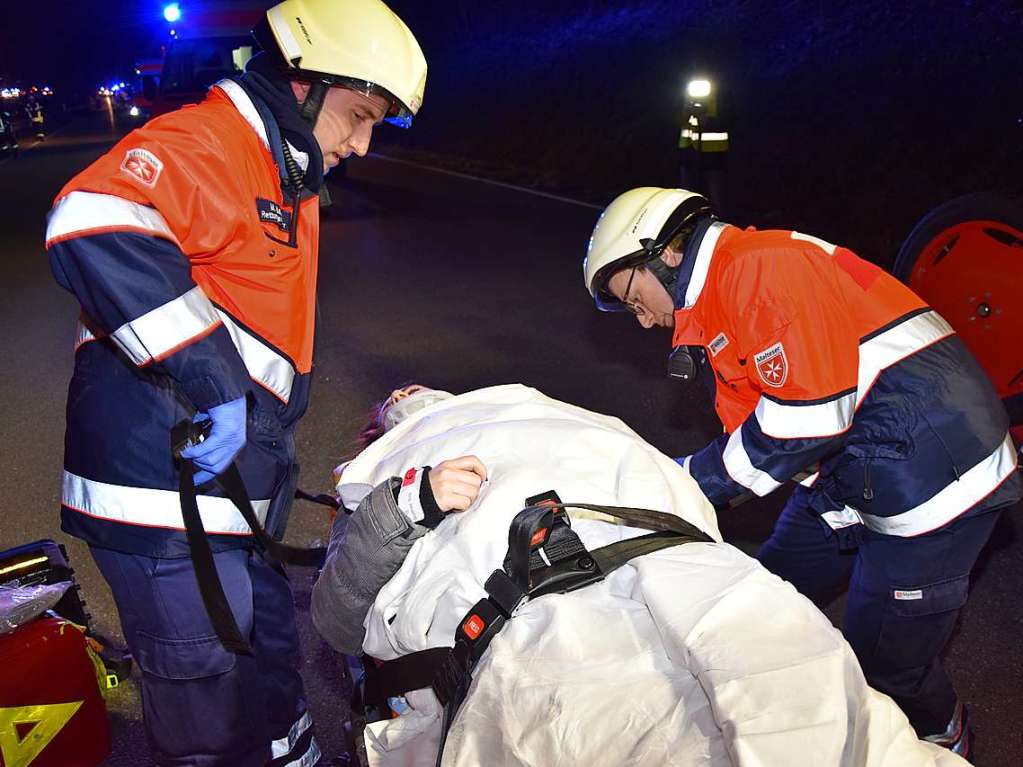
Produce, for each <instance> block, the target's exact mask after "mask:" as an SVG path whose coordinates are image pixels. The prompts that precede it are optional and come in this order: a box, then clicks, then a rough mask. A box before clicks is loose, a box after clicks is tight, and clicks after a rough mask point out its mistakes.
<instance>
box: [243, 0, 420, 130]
mask: <svg viewBox="0 0 1023 767" xmlns="http://www.w3.org/2000/svg"><path fill="white" fill-rule="evenodd" d="M255 36H256V39H257V40H258V41H259V43H260V45H261V46H262V47H263V48H264V50H268V51H271V52H272V51H274V50H276V51H278V52H279V53H280V54H281V57H282V58H283V60H284V64H285V65H286V67H287V68H288V71H289V72H290V73H291V74H293V75H294V76H295V77H296V78H299V79H303V80H308V81H310V82H312V83H314V84H317V83H318V84H320V85H321V88H322V86H323V85H326V86H335V85H338V86H342V87H345V88H349V89H351V90H355V91H359V92H360V93H365V94H367V95H369V94H377V95H380V96H383V97H384V98H385V99H387V102H388V104H389V105H390V107H389V109H388V112H387V117H386V119H387V121H388V122H391V123H394V124H396V125H399V126H401V127H403V128H407V127H408V126H409V125H410V124H411V122H412V117H413V116H414V115H415V114H416V112H418V111H419V107H420V106H422V103H423V90H424V89H425V87H426V58H425V57H424V56H423V51H422V49H421V48H420V47H419V43H418V42H416V38H415V36H414V35H413V34H412V32H411V31H410V30H409V28H408V27H407V26H405V22H403V21H402V20H401V19H399V18H398V17H397V16H396V15H395V14H394V12H393V11H391V9H390V8H388V7H387V6H386V5H384V4H383V3H382V2H380V0H284V2H283V3H280V4H278V5H275V6H274V7H273V8H271V9H270V10H269V11H267V12H266V18H265V19H264V20H263V21H262V22H261V23H260V25H259V26H258V27H257V28H256V30H255ZM320 98H322V93H321V94H320ZM315 111H317V112H318V106H317V108H316V110H315ZM314 116H315V115H314Z"/></svg>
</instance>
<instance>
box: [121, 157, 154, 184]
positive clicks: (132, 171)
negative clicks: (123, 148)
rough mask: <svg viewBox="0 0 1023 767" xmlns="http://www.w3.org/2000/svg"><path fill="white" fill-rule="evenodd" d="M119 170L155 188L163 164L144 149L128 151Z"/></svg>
mask: <svg viewBox="0 0 1023 767" xmlns="http://www.w3.org/2000/svg"><path fill="white" fill-rule="evenodd" d="M121 170H123V171H124V172H125V173H127V174H128V175H129V176H134V177H135V178H136V179H137V180H138V181H141V182H142V183H143V184H145V185H146V186H155V185H156V181H157V179H159V178H160V171H162V170H163V162H162V161H161V160H160V158H159V157H157V156H156V155H155V154H153V153H152V152H150V151H148V150H146V149H139V148H135V149H129V150H128V151H127V152H126V153H125V155H124V160H122V161H121Z"/></svg>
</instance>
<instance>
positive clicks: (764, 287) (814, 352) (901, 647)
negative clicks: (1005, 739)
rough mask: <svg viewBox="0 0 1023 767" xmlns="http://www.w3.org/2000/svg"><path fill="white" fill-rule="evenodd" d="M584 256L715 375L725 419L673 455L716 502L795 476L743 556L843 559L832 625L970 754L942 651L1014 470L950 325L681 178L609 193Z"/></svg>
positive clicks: (601, 290) (606, 303)
mask: <svg viewBox="0 0 1023 767" xmlns="http://www.w3.org/2000/svg"><path fill="white" fill-rule="evenodd" d="M583 270H584V277H585V281H586V287H587V288H588V290H589V291H590V294H591V295H592V296H593V298H594V300H595V301H596V303H597V306H598V308H600V309H602V310H605V311H621V310H627V311H631V312H632V313H633V314H635V315H636V319H637V320H638V321H639V323H640V325H641V326H642V327H644V328H651V327H654V326H663V327H669V328H673V329H674V335H673V346H674V351H673V354H672V358H671V359H672V363H671V368H672V369H673V370H674V372H675V373H676V374H677V375H678V376H679V377H683V378H693V377H695V376H697V375H699V376H702V377H703V378H705V379H706V380H707V382H708V383H709V384H710V385H711V387H712V388H713V390H714V403H715V408H716V410H717V413H718V415H719V417H720V418H721V421H722V423H723V424H724V427H725V433H724V434H723V435H722V436H720V437H719V438H717V439H715V440H714V441H713V442H711V443H710V444H709V445H708V446H707V447H705V448H704V449H703V450H701V451H699V452H697V453H695V454H693V455H691V456H687V457H685V458H680V459H679V462H680V463H681V464H682V465H683V466H684V467H685V468H686V469H687V470H688V471H689V472H690V473H691V475H692V476H693V478H694V479H695V480H696V481H697V482H698V483H699V485H700V487H701V489H702V490H703V491H704V493H706V495H707V496H708V498H710V500H711V501H712V502H713V503H714V504H715V505H718V506H725V505H727V504H728V503H729V502H731V501H734V500H735V499H737V498H739V497H741V496H742V495H744V494H750V493H752V494H756V495H766V494H767V493H770V492H772V491H774V490H775V489H777V488H778V487H780V486H781V485H782V484H784V483H785V482H787V481H788V480H790V479H793V478H795V477H797V475H801V476H803V480H802V482H801V484H800V485H798V486H797V488H796V490H795V491H794V493H793V495H792V497H791V498H790V499H789V502H788V504H787V505H786V507H785V509H784V511H783V512H782V514H781V517H780V518H779V520H778V522H777V524H776V526H775V530H774V533H773V534H772V536H771V538H770V539H769V540H768V541H767V542H766V543H765V544H764V545H763V547H762V548H761V550H760V552H759V553H758V558H759V559H760V561H761V562H762V563H763V564H764V565H765V566H766V567H767V568H768V569H770V570H772V571H773V572H775V573H777V574H778V575H780V576H782V577H783V578H786V579H787V580H789V581H791V582H792V583H793V585H795V586H796V588H798V589H799V590H800V591H801V592H802V593H804V594H806V595H807V596H809V597H811V598H814V599H820V598H823V597H824V596H825V595H827V594H828V592H830V591H832V590H833V589H834V587H835V586H836V585H839V584H841V583H842V582H844V580H845V579H846V578H851V580H850V586H849V599H848V606H847V609H846V616H845V623H844V632H845V635H846V637H847V639H848V640H849V642H850V644H851V645H852V647H853V649H854V650H855V651H856V653H857V656H858V657H859V659H860V662H861V664H862V666H863V669H864V672H865V674H866V676H867V679H868V680H869V681H870V682H871V684H873V685H874V686H875V687H876V688H878V689H880V690H881V691H883V692H885V693H887V694H889V695H891V696H892V697H893V698H894V699H895V700H896V701H897V702H898V703H899V705H900V706H901V707H902V709H903V710H904V711H905V712H906V714H907V716H908V717H909V719H910V721H911V722H912V723H913V725H914V727H915V728H916V729H917V732H918V734H919V735H920V736H921V737H926V738H929V739H932V740H934V741H936V742H939V743H942V744H943V745H946V746H948V747H950V748H952V749H954V750H956V751H957V752H959V753H962V754H964V755H965V754H967V753H968V751H969V748H970V737H971V736H970V730H969V727H968V723H967V721H966V712H965V709H964V707H963V706H962V704H961V703H960V702H959V701H958V699H957V697H956V695H955V691H954V689H953V687H952V684H951V682H950V681H949V679H948V677H947V676H946V674H945V672H944V670H943V669H942V666H941V663H940V660H939V654H940V652H941V650H942V648H943V647H944V645H945V644H946V642H947V640H948V638H949V636H950V635H951V632H952V629H953V626H954V625H955V621H956V617H957V615H958V613H959V610H960V608H961V607H962V606H963V604H964V603H965V601H966V596H967V590H968V580H969V573H970V570H971V568H972V567H973V564H974V562H975V561H976V558H977V556H978V554H979V553H980V550H981V548H982V547H983V545H984V543H985V542H986V541H987V539H988V537H989V535H990V533H991V530H992V528H993V527H994V524H995V521H996V520H997V518H998V516H999V511H1000V510H1001V509H1003V508H1005V507H1006V506H1009V505H1011V504H1013V503H1015V502H1016V501H1017V500H1018V499H1019V498H1020V497H1021V481H1020V476H1019V472H1018V471H1017V470H1016V453H1015V450H1014V448H1013V445H1012V442H1011V440H1010V439H1009V437H1008V433H1007V431H1008V418H1007V416H1006V413H1005V410H1004V407H1003V406H1002V404H1001V402H1000V400H999V399H998V397H997V396H996V394H995V392H994V390H993V389H992V387H991V385H990V383H989V382H988V380H987V378H986V376H985V375H984V373H983V371H982V370H981V369H980V367H979V366H978V364H977V363H976V361H975V360H974V359H973V357H972V356H971V355H970V354H969V352H968V351H967V350H966V348H965V346H964V345H963V343H962V341H961V340H960V339H959V338H958V337H957V336H956V335H955V333H954V332H953V330H952V328H951V327H949V325H948V323H946V322H945V320H944V319H942V318H941V317H940V316H939V315H938V314H937V313H936V312H934V311H933V310H931V309H930V308H929V307H928V306H927V305H926V304H924V302H923V301H922V300H921V299H920V298H918V297H917V296H916V295H914V294H913V293H912V292H911V291H910V290H909V289H908V288H906V287H905V286H904V285H902V284H901V283H900V282H898V281H897V280H895V279H894V278H893V277H891V276H890V275H888V274H886V273H885V272H883V271H882V270H881V269H879V268H877V267H876V266H874V265H872V264H870V263H867V262H866V261H863V260H861V259H860V258H858V257H857V256H856V255H855V254H853V253H852V252H851V251H849V250H847V249H845V248H842V247H838V246H836V245H833V244H831V243H829V242H825V241H824V240H821V239H818V238H817V237H813V236H810V235H806V234H801V233H799V232H791V231H762V232H760V231H756V230H755V229H753V228H750V229H746V230H742V229H739V228H737V227H734V226H731V225H729V224H726V223H723V222H721V221H718V220H716V219H715V217H714V216H713V214H712V211H711V208H710V205H709V203H708V202H707V200H706V199H704V198H703V197H702V196H700V195H698V194H695V193H692V192H688V191H685V190H682V189H660V188H655V187H643V188H639V189H633V190H630V191H628V192H625V193H624V194H622V195H620V196H619V197H618V198H616V199H615V200H614V201H613V202H612V203H611V204H610V205H609V206H608V207H607V208H606V209H605V211H604V212H603V214H602V215H601V217H600V219H599V220H598V222H597V225H596V228H595V229H594V231H593V236H592V238H591V240H590V245H589V249H588V252H587V256H586V260H585V262H584V268H583ZM701 369H702V370H701Z"/></svg>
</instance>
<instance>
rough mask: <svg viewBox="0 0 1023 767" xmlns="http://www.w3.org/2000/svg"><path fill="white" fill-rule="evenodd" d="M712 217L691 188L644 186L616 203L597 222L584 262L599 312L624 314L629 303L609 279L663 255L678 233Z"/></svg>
mask: <svg viewBox="0 0 1023 767" xmlns="http://www.w3.org/2000/svg"><path fill="white" fill-rule="evenodd" d="M710 213H711V208H710V203H709V202H707V200H706V199H705V198H704V197H703V196H701V195H699V194H697V193H696V192H689V191H686V190H685V189H662V188H661V187H657V186H642V187H639V188H637V189H630V190H629V191H628V192H624V193H623V194H620V195H618V197H616V198H615V199H614V200H612V201H611V204H610V205H608V206H607V207H606V208H604V212H603V213H601V214H600V218H598V219H597V225H596V226H595V227H594V228H593V234H592V236H591V237H590V244H589V247H588V248H587V249H586V258H585V259H583V279H585V281H586V289H587V290H589V291H590V295H591V296H593V300H594V301H595V302H596V304H597V308H598V309H600V310H601V311H605V312H617V311H623V310H624V309H625V306H624V304H622V302H621V301H619V300H618V299H617V298H615V297H614V296H613V295H612V294H611V292H610V291H609V290H608V289H607V283H608V280H610V279H611V277H612V276H614V275H615V274H616V273H618V272H619V271H621V270H622V269H627V268H629V267H631V266H639V265H641V264H645V263H647V262H648V261H652V260H653V259H655V258H658V257H660V255H661V252H662V251H663V250H664V247H665V246H666V245H667V244H668V243H669V242H671V240H672V238H674V237H675V235H676V234H678V233H679V232H680V231H681V230H682V229H684V228H686V227H687V226H691V225H692V224H693V223H694V222H695V221H696V219H697V218H699V217H701V216H705V215H710Z"/></svg>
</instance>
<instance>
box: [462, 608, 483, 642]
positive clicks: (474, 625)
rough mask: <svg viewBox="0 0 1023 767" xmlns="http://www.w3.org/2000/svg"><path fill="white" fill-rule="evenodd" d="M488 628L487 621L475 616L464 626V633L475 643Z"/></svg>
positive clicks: (471, 616) (470, 617)
mask: <svg viewBox="0 0 1023 767" xmlns="http://www.w3.org/2000/svg"><path fill="white" fill-rule="evenodd" d="M486 627H487V623H486V621H484V620H483V619H482V618H481V617H480V616H478V615H475V614H473V615H470V616H469V620H467V621H466V622H465V623H463V624H462V632H463V633H464V634H465V635H466V636H467V637H469V639H471V640H473V641H474V642H475V641H476V639H477V638H478V637H479V635H480V634H482V633H483V629H485V628H486Z"/></svg>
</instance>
